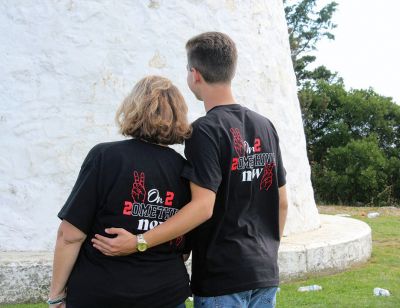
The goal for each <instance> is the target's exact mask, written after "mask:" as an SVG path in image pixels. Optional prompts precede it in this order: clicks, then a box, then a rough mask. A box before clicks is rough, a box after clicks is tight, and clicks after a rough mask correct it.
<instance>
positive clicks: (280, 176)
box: [270, 122, 286, 187]
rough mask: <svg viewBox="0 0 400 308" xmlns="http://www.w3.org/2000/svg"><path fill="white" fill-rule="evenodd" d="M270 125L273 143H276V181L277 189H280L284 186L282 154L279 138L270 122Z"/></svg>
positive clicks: (284, 170) (284, 175) (284, 174)
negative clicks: (273, 138) (273, 137)
mask: <svg viewBox="0 0 400 308" xmlns="http://www.w3.org/2000/svg"><path fill="white" fill-rule="evenodd" d="M270 125H271V127H272V129H273V132H274V136H275V141H276V161H277V181H278V187H282V186H284V185H286V169H285V167H284V166H283V160H282V154H281V148H280V146H279V137H278V133H277V131H276V128H275V126H274V125H273V124H272V123H271V122H270Z"/></svg>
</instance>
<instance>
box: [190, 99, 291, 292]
mask: <svg viewBox="0 0 400 308" xmlns="http://www.w3.org/2000/svg"><path fill="white" fill-rule="evenodd" d="M185 154H186V156H187V157H188V159H189V163H190V164H192V165H194V166H195V168H196V169H197V170H201V172H199V171H197V172H196V171H193V170H192V169H189V168H186V169H185V171H184V173H183V176H184V177H187V178H189V179H190V180H191V181H194V182H196V183H197V184H198V185H200V186H202V187H205V188H208V189H210V190H213V191H216V193H217V195H216V201H215V205H214V212H213V215H212V217H211V219H210V220H208V221H207V222H206V223H204V224H203V225H201V226H200V227H198V228H197V229H195V230H194V231H193V232H192V235H191V237H192V241H193V243H194V244H193V267H192V270H193V274H192V282H191V286H192V291H193V292H194V294H196V295H200V296H216V295H222V294H228V293H235V292H239V291H243V290H244V289H255V288H260V287H265V286H277V285H278V283H279V271H278V266H277V251H278V247H279V225H278V218H279V217H278V215H279V187H281V186H283V185H284V184H285V175H284V173H283V172H284V169H283V166H282V160H281V155H280V151H279V145H278V137H277V134H276V131H275V129H274V127H273V125H272V124H271V122H270V121H269V120H267V119H266V118H264V117H262V116H260V115H259V114H257V113H255V112H253V111H251V110H249V109H247V108H245V107H242V106H241V105H239V104H232V105H221V106H216V107H214V108H212V109H211V110H209V111H208V112H207V115H206V116H205V117H202V118H200V119H198V120H197V121H195V122H194V123H193V136H192V138H191V139H189V140H188V141H187V142H186V151H185ZM204 156H207V157H210V158H211V157H213V158H214V159H209V160H207V161H204V160H203V159H202V158H201V157H204ZM202 163H203V164H202Z"/></svg>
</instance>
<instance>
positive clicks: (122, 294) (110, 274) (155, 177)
mask: <svg viewBox="0 0 400 308" xmlns="http://www.w3.org/2000/svg"><path fill="white" fill-rule="evenodd" d="M184 164H185V160H184V159H183V157H182V156H180V155H179V154H178V153H176V152H175V151H174V150H172V149H170V148H168V147H163V146H159V145H155V144H151V143H146V142H143V141H140V140H135V139H131V140H125V141H118V142H111V143H103V144H99V145H96V146H95V147H94V148H93V149H92V150H91V151H90V152H89V154H88V155H87V157H86V159H85V161H84V162H83V165H82V168H81V171H80V173H79V176H78V179H77V181H76V183H75V186H74V188H73V190H72V192H71V195H70V196H69V198H68V200H67V202H66V204H65V205H64V207H63V208H62V209H61V211H60V212H59V214H58V217H59V218H61V219H65V220H67V221H68V222H70V223H71V224H73V225H74V226H75V227H77V228H78V229H80V230H82V231H83V232H84V233H86V234H87V239H86V241H85V242H84V243H83V245H82V248H81V250H80V252H79V256H78V259H77V261H76V263H75V266H74V268H73V270H72V273H71V275H70V278H69V280H68V283H67V307H73V308H76V307H175V306H176V305H178V304H180V303H182V302H183V301H184V300H185V299H186V298H187V297H188V296H190V294H191V292H190V288H189V277H188V274H187V271H186V268H185V265H184V262H183V260H182V249H183V245H184V238H183V237H181V238H178V239H176V240H173V241H170V242H168V243H165V244H162V245H159V246H156V247H153V248H150V249H148V250H147V251H146V252H144V253H135V254H132V255H129V256H123V257H108V256H105V255H103V254H102V253H101V252H99V251H98V250H97V249H95V248H93V247H92V244H91V238H92V237H93V235H94V234H95V233H98V234H101V235H104V236H109V235H107V234H106V233H105V232H104V229H105V228H109V227H119V228H124V229H126V230H128V231H130V232H132V233H133V234H139V233H144V232H146V231H147V230H149V229H151V228H154V227H155V226H157V225H158V224H161V223H162V222H164V221H165V220H166V219H168V218H169V217H170V216H172V215H174V214H175V213H176V212H177V211H178V210H179V209H180V208H182V207H183V206H184V205H185V204H186V203H187V202H189V201H190V188H189V183H188V181H187V180H186V179H183V178H182V177H181V176H180V175H181V172H182V169H183V167H184Z"/></svg>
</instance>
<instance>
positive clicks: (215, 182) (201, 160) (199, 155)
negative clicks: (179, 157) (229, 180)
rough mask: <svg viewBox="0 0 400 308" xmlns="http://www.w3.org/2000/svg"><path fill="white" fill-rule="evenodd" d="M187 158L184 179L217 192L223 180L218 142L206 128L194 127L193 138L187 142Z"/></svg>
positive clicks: (183, 173)
mask: <svg viewBox="0 0 400 308" xmlns="http://www.w3.org/2000/svg"><path fill="white" fill-rule="evenodd" d="M185 156H186V160H187V163H186V165H185V167H184V169H183V172H182V177H184V178H186V179H188V180H189V181H191V182H193V183H195V184H196V185H199V186H201V187H203V188H207V189H210V190H212V191H214V192H217V190H218V187H219V185H220V184H221V179H222V171H221V166H220V158H219V149H218V140H215V137H214V136H213V135H212V134H210V133H209V132H208V131H207V130H206V129H205V128H202V127H196V126H195V125H194V127H193V134H192V136H191V138H190V139H188V140H186V142H185Z"/></svg>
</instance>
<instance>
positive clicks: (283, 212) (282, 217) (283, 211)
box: [279, 185, 288, 238]
mask: <svg viewBox="0 0 400 308" xmlns="http://www.w3.org/2000/svg"><path fill="white" fill-rule="evenodd" d="M287 211H288V201H287V195H286V185H284V186H282V187H280V188H279V238H282V235H283V229H284V228H285V223H286V216H287Z"/></svg>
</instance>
